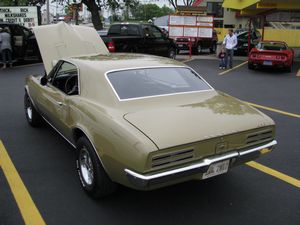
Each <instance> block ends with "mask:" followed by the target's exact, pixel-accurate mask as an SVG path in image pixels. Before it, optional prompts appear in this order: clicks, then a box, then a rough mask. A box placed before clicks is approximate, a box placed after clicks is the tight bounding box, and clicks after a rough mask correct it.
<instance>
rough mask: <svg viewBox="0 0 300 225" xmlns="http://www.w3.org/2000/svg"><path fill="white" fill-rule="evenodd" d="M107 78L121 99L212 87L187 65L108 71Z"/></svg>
mask: <svg viewBox="0 0 300 225" xmlns="http://www.w3.org/2000/svg"><path fill="white" fill-rule="evenodd" d="M107 78H108V80H109V82H110V83H111V85H112V87H113V89H114V90H115V92H116V94H117V95H118V97H119V99H120V100H128V99H133V98H143V97H150V96H159V95H169V94H177V93H185V92H195V91H203V90H210V89H211V87H210V86H209V85H208V84H207V83H206V82H205V81H204V80H203V79H202V78H201V77H200V76H199V75H198V74H196V73H195V72H194V71H192V70H191V69H189V68H185V67H170V68H169V67H168V68H143V69H130V70H122V71H116V72H110V73H108V74H107Z"/></svg>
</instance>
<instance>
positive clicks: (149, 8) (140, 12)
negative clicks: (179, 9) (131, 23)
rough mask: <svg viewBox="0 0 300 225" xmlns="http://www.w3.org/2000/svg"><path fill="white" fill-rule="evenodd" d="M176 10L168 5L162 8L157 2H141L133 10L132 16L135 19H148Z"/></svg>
mask: <svg viewBox="0 0 300 225" xmlns="http://www.w3.org/2000/svg"><path fill="white" fill-rule="evenodd" d="M173 12H174V11H173V10H172V9H170V8H168V7H167V6H165V5H164V6H163V7H162V8H160V7H159V6H158V5H156V4H139V5H138V6H137V7H135V8H134V10H132V12H131V13H132V16H133V18H134V19H135V20H144V21H147V20H149V19H152V18H153V17H160V16H164V15H168V14H171V13H173Z"/></svg>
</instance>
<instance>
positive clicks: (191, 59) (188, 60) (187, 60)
mask: <svg viewBox="0 0 300 225" xmlns="http://www.w3.org/2000/svg"><path fill="white" fill-rule="evenodd" d="M193 60H194V59H193V58H190V59H186V60H183V61H182V62H183V63H186V62H190V61H193Z"/></svg>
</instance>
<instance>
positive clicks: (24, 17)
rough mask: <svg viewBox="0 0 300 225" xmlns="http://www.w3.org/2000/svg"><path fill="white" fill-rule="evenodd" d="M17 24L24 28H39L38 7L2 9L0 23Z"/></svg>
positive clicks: (0, 9)
mask: <svg viewBox="0 0 300 225" xmlns="http://www.w3.org/2000/svg"><path fill="white" fill-rule="evenodd" d="M1 22H2V23H15V24H20V25H22V26H24V27H28V28H30V27H34V26H38V14H37V7H36V6H21V7H18V6H8V7H0V23H1Z"/></svg>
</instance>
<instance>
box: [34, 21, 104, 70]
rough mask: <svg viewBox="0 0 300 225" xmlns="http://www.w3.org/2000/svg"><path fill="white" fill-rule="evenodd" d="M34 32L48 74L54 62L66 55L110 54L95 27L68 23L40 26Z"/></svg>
mask: <svg viewBox="0 0 300 225" xmlns="http://www.w3.org/2000/svg"><path fill="white" fill-rule="evenodd" d="M34 34H35V37H36V40H37V43H38V46H39V49H40V52H41V56H42V59H43V62H44V66H45V69H46V72H47V74H48V73H49V72H50V71H51V69H52V67H53V62H54V61H58V60H60V59H62V58H66V57H74V56H83V55H98V54H108V53H109V52H108V50H107V48H106V46H105V44H104V42H103V41H102V39H101V38H100V37H99V35H98V33H97V32H96V30H95V29H94V28H91V27H84V26H75V25H68V24H66V23H64V22H60V23H58V24H54V25H45V26H38V27H35V28H34Z"/></svg>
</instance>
